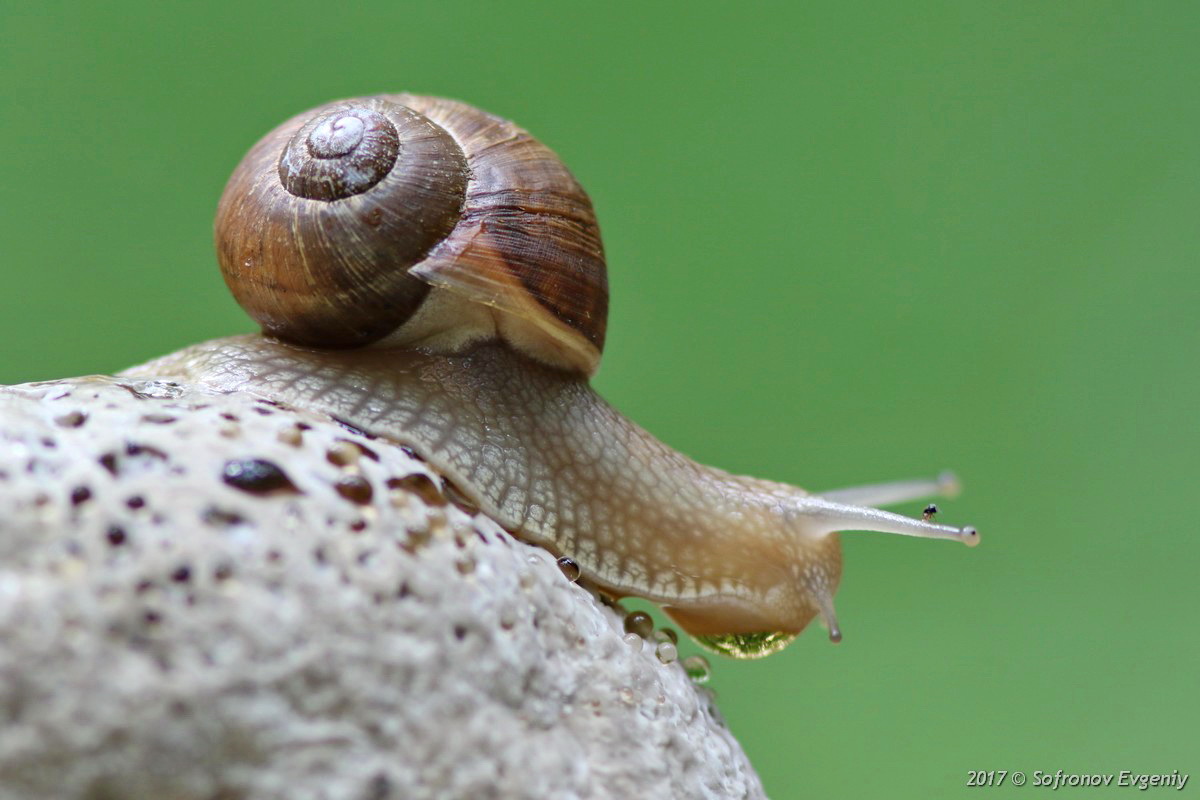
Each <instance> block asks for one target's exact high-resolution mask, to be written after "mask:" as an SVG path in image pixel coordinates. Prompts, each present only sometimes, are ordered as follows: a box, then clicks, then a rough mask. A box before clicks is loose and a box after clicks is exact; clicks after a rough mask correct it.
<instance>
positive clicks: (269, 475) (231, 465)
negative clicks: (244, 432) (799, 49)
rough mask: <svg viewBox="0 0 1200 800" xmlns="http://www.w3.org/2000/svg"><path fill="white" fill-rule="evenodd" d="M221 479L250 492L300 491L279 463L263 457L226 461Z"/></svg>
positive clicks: (260, 493) (236, 487) (259, 493)
mask: <svg viewBox="0 0 1200 800" xmlns="http://www.w3.org/2000/svg"><path fill="white" fill-rule="evenodd" d="M221 479H222V480H224V481H225V483H226V484H228V485H229V486H232V487H233V488H235V489H240V490H242V491H243V492H247V493H249V494H258V495H262V494H270V493H272V492H292V493H299V491H300V490H299V489H297V488H296V484H294V483H292V479H291V478H289V477H288V476H287V473H286V472H284V471H283V470H282V469H280V468H279V466H278V465H276V464H274V463H272V462H270V461H266V460H264V459H261V458H239V459H234V460H232V461H226V462H225V468H224V470H223V471H222V473H221Z"/></svg>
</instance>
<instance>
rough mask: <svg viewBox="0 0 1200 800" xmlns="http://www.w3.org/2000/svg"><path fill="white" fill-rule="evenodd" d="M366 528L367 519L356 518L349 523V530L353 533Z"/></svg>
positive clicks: (360, 531)
mask: <svg viewBox="0 0 1200 800" xmlns="http://www.w3.org/2000/svg"><path fill="white" fill-rule="evenodd" d="M366 529H367V521H366V520H365V519H356V520H354V522H351V523H350V530H352V531H354V532H355V533H362V532H363V531H365V530H366Z"/></svg>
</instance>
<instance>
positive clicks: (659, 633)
mask: <svg viewBox="0 0 1200 800" xmlns="http://www.w3.org/2000/svg"><path fill="white" fill-rule="evenodd" d="M654 641H656V642H670V643H671V644H679V634H678V633H676V632H675V629H674V628H659V629H658V630H656V631H655V632H654Z"/></svg>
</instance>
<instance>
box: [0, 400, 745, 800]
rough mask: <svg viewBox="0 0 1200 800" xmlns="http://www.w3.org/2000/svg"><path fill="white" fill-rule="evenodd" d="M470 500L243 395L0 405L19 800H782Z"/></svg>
mask: <svg viewBox="0 0 1200 800" xmlns="http://www.w3.org/2000/svg"><path fill="white" fill-rule="evenodd" d="M447 495H449V496H450V497H451V498H453V497H455V495H454V493H453V489H452V487H448V486H446V485H445V484H444V483H443V481H442V479H441V478H440V477H439V476H438V475H437V474H436V473H435V472H434V471H433V470H432V469H430V467H429V466H428V465H427V464H425V463H424V462H422V461H421V460H420V459H419V458H418V457H416V455H415V454H414V453H412V452H411V451H406V450H405V449H404V448H402V447H399V446H397V445H395V444H392V443H389V442H386V441H383V440H380V439H377V438H374V437H371V436H369V435H366V434H364V433H363V432H361V431H356V430H354V429H351V428H348V427H347V426H344V425H342V424H340V423H338V422H337V421H336V420H333V419H330V418H329V417H323V416H320V415H316V414H310V413H307V412H304V411H300V410H295V409H289V408H285V407H282V406H279V405H275V404H271V403H268V402H265V401H261V400H256V399H255V398H253V397H250V396H247V395H215V394H210V393H206V392H205V391H202V390H200V389H197V388H194V387H188V386H181V385H178V384H173V383H169V382H166V381H153V380H138V381H134V380H129V379H114V378H107V377H88V378H79V379H73V380H64V381H54V382H49V383H39V384H27V385H23V386H14V387H3V388H0V798H5V800H7V799H8V798H39V800H40V799H41V798H58V799H61V800H70V799H71V798H88V799H89V800H109V799H110V798H111V799H112V800H115V799H116V798H122V799H123V800H124V799H126V798H155V800H191V799H193V798H195V799H196V800H201V799H203V800H234V799H235V798H255V799H257V798H288V800H306V799H307V798H314V799H315V798H348V799H349V798H353V800H385V799H386V798H396V799H397V800H399V799H400V798H492V797H495V798H577V797H578V798H637V797H656V798H663V797H681V798H683V797H686V798H704V797H722V798H724V797H761V796H762V788H761V785H760V783H759V781H758V778H757V776H756V775H755V773H754V771H753V769H752V768H751V766H750V765H749V763H748V762H747V761H746V758H745V755H744V754H743V753H742V751H741V748H740V747H739V746H738V744H737V742H736V741H735V740H734V739H733V737H732V736H731V735H730V733H729V731H728V730H727V729H726V727H725V726H724V724H723V723H722V722H721V720H720V717H719V716H718V714H717V712H716V711H715V709H714V708H713V707H712V704H711V702H710V697H709V695H708V694H707V693H706V692H704V690H703V689H698V688H697V687H695V686H693V685H692V684H691V683H690V682H689V681H688V679H687V677H686V676H685V674H684V672H683V670H682V669H681V668H680V666H679V665H678V664H669V665H664V664H662V663H660V662H659V661H658V660H657V659H656V657H655V655H654V647H653V646H652V643H649V642H647V643H646V645H645V646H644V647H641V648H638V647H637V646H636V644H634V645H631V644H630V643H628V642H626V641H625V640H624V639H623V634H624V632H623V630H622V627H621V618H620V616H619V614H618V613H617V612H616V611H614V610H613V609H611V608H608V607H606V606H604V605H603V604H602V603H601V602H599V601H598V600H597V598H595V597H594V596H593V595H592V594H590V593H588V592H587V591H585V590H584V589H583V588H581V587H580V586H579V585H576V584H572V583H571V582H569V581H568V580H567V579H566V578H565V577H564V575H563V573H562V572H561V571H560V570H559V568H558V567H557V565H556V564H555V559H554V557H553V556H552V555H551V554H549V553H547V552H546V551H544V550H541V549H539V548H536V547H531V546H529V545H526V544H523V543H521V542H519V541H517V540H515V539H514V538H512V537H511V536H510V535H509V534H508V533H506V532H505V531H503V530H502V529H500V527H499V526H498V525H496V524H495V523H494V522H492V521H491V520H490V519H488V518H486V517H484V516H483V515H481V514H477V513H474V512H473V511H472V509H470V508H468V507H465V506H463V505H462V504H461V503H455V502H447V499H446V497H447Z"/></svg>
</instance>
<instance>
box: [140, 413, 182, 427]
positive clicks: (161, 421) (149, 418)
mask: <svg viewBox="0 0 1200 800" xmlns="http://www.w3.org/2000/svg"><path fill="white" fill-rule="evenodd" d="M174 421H175V417H172V416H171V415H170V414H143V415H142V422H147V423H149V424H151V425H170V424H171V423H172V422H174Z"/></svg>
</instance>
